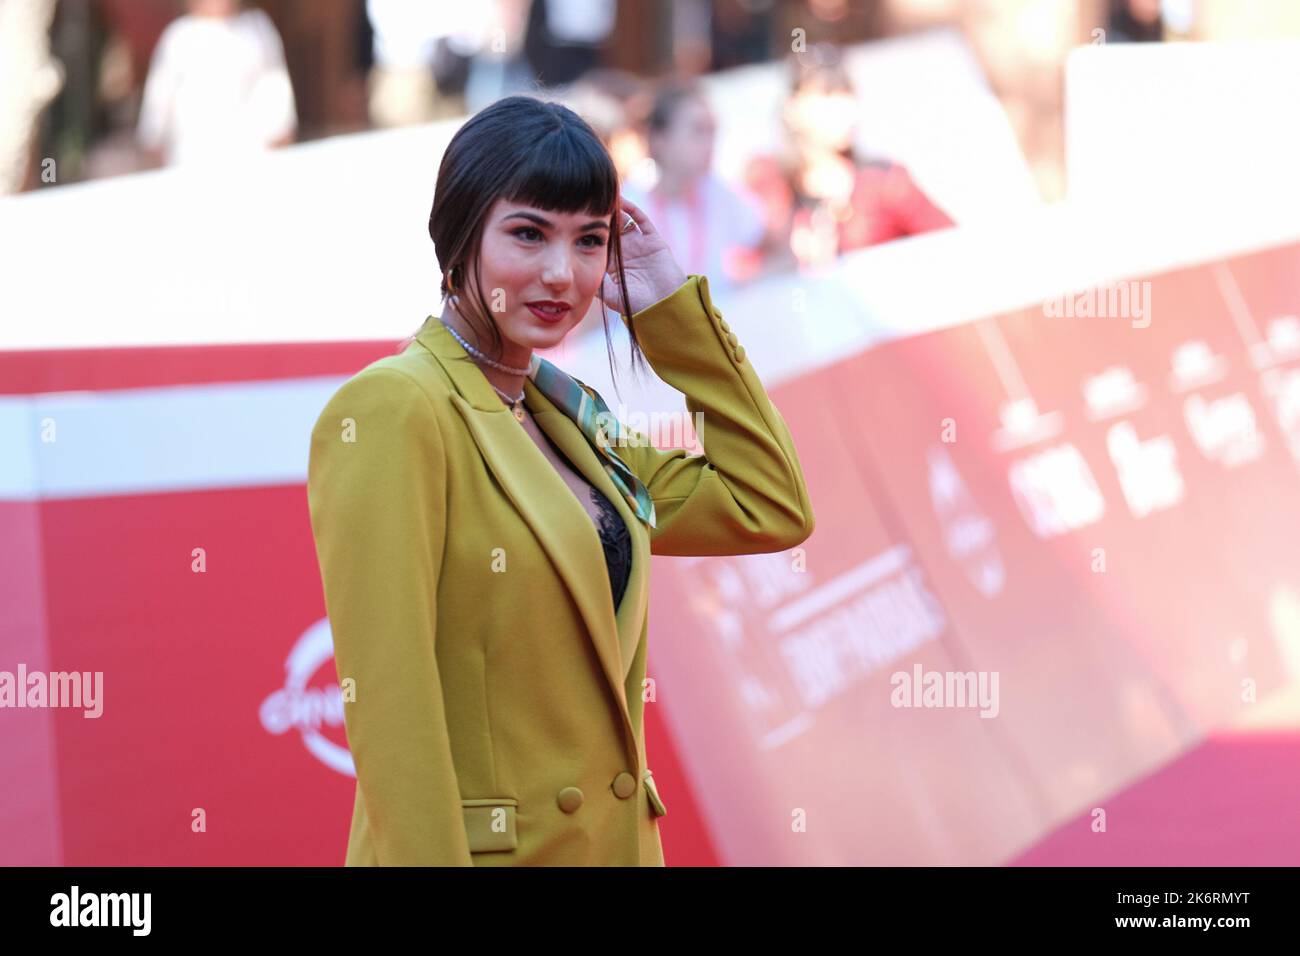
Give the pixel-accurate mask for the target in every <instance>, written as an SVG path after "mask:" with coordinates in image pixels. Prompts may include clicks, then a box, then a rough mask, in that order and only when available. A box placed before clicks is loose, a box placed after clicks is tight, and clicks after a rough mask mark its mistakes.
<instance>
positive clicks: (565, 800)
mask: <svg viewBox="0 0 1300 956" xmlns="http://www.w3.org/2000/svg"><path fill="white" fill-rule="evenodd" d="M555 802H556V803H558V804H559V805H560V809H561V810H563V811H564V812H565V813H573V811H575V810H577V809H578V807H580V806H582V791H581V790H579V789H578V788H577V787H565V788H564V789H563V790H561V791H560V792H559V795H558V796H557V797H556V798H555Z"/></svg>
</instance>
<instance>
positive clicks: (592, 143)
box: [501, 127, 618, 217]
mask: <svg viewBox="0 0 1300 956" xmlns="http://www.w3.org/2000/svg"><path fill="white" fill-rule="evenodd" d="M501 195H502V197H503V198H505V199H506V200H508V201H509V202H518V203H524V204H525V205H529V206H535V207H537V208H538V209H552V210H555V211H556V212H568V213H574V212H589V213H591V214H592V215H594V216H602V217H603V216H609V215H610V214H611V213H613V212H614V211H615V208H616V206H617V204H618V172H617V171H616V170H615V169H614V163H613V161H612V160H611V159H610V158H609V153H607V152H606V151H605V148H604V146H602V145H601V144H600V142H599V140H594V139H591V138H589V137H586V136H581V135H578V134H576V133H575V132H574V131H573V130H571V129H568V128H563V127H562V128H559V129H555V130H553V131H552V132H550V133H548V134H547V135H545V136H543V137H542V138H541V139H540V140H538V141H537V142H535V143H534V144H533V145H532V146H531V147H530V148H529V149H528V150H527V151H526V152H525V153H524V155H523V156H522V157H521V160H520V163H519V167H518V169H517V170H516V171H515V172H514V173H513V174H511V176H510V178H509V180H508V181H507V182H506V186H505V189H503V190H502V192H501Z"/></svg>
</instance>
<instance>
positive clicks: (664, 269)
mask: <svg viewBox="0 0 1300 956" xmlns="http://www.w3.org/2000/svg"><path fill="white" fill-rule="evenodd" d="M619 200H620V202H621V204H622V210H621V212H620V213H619V214H618V215H617V216H615V217H614V218H615V220H616V222H617V223H619V224H621V223H622V222H623V221H624V219H625V217H624V215H623V213H624V212H626V213H629V214H630V215H631V216H632V219H633V221H634V222H635V223H636V228H634V229H630V230H628V231H627V232H625V233H622V234H621V235H620V237H619V240H620V242H621V243H622V247H623V274H624V276H626V278H627V298H628V304H629V305H630V306H631V309H632V313H633V314H635V313H637V312H640V311H641V310H642V309H645V308H647V307H649V306H652V305H654V304H655V303H656V302H658V301H659V300H660V299H666V298H668V296H670V295H672V294H673V293H674V292H676V291H677V290H678V289H680V288H681V287H682V284H683V283H685V282H686V273H685V272H683V271H682V267H681V266H679V265H678V264H677V259H676V257H675V256H674V255H673V252H672V250H671V249H669V248H668V243H667V242H665V241H664V238H663V236H662V235H660V233H659V230H657V229H656V228H655V225H654V223H653V222H651V221H650V217H649V216H647V215H646V214H645V212H644V211H642V209H641V208H640V207H639V206H637V205H636V204H635V203H632V202H631V201H629V200H628V199H627V198H626V197H624V196H620V197H619ZM600 293H601V296H602V297H603V298H604V300H605V302H606V304H607V305H608V306H609V308H611V309H613V310H614V311H615V312H619V311H621V310H622V308H623V297H622V296H621V295H620V294H619V288H618V276H617V275H616V274H615V271H614V262H613V257H612V256H611V257H610V263H609V270H608V272H607V273H606V275H605V278H604V281H602V282H601V286H600Z"/></svg>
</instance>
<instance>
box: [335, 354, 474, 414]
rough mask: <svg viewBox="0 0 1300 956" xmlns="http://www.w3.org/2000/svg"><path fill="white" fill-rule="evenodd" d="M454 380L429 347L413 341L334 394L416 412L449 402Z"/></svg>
mask: <svg viewBox="0 0 1300 956" xmlns="http://www.w3.org/2000/svg"><path fill="white" fill-rule="evenodd" d="M451 391H452V384H451V380H450V379H449V378H448V376H447V373H446V372H445V371H444V370H443V369H442V367H441V366H440V365H439V364H438V361H437V359H435V358H434V356H433V355H432V354H430V353H429V352H428V351H427V350H425V349H423V347H421V346H420V345H418V344H412V345H410V346H408V347H407V348H405V349H404V350H403V351H401V352H399V353H396V354H393V355H385V356H383V357H382V358H378V359H376V360H375V361H373V362H371V363H370V364H369V365H367V366H365V368H363V369H361V370H360V371H358V372H356V373H355V374H353V375H352V376H350V377H349V378H348V379H346V380H345V381H344V382H343V383H342V384H341V385H340V386H339V387H338V389H337V390H336V391H335V392H334V394H333V395H332V396H331V399H330V400H331V402H334V401H337V400H339V399H340V398H344V397H350V398H361V397H364V398H365V399H366V400H367V403H368V404H371V405H379V406H383V407H389V408H392V409H393V410H398V409H401V408H408V409H410V410H412V411H415V412H421V411H424V410H425V409H428V410H431V411H434V412H436V410H437V409H438V408H440V407H442V406H444V405H446V404H447V397H448V395H449V394H450V392H451Z"/></svg>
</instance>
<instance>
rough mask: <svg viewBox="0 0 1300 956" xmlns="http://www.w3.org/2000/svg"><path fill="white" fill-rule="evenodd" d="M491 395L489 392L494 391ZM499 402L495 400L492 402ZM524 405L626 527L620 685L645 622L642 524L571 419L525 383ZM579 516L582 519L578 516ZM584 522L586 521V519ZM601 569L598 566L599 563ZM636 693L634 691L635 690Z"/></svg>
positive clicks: (646, 569)
mask: <svg viewBox="0 0 1300 956" xmlns="http://www.w3.org/2000/svg"><path fill="white" fill-rule="evenodd" d="M494 394H495V393H494ZM498 401H500V399H498ZM524 402H525V404H527V406H528V408H529V410H530V411H531V412H532V413H533V418H534V419H536V421H537V425H538V427H539V428H541V429H542V431H544V432H546V434H547V436H548V437H549V438H550V439H551V441H553V442H555V444H556V446H557V447H559V449H560V451H562V452H564V455H565V457H566V458H568V459H569V461H571V462H573V464H574V465H575V466H577V468H578V470H579V471H581V472H582V475H583V477H584V478H586V479H587V481H589V482H591V483H592V484H593V485H595V486H596V488H597V489H598V490H599V491H600V492H601V493H602V494H603V495H604V496H605V497H606V498H608V499H609V500H610V501H611V502H612V503H613V505H614V507H615V508H616V509H617V510H618V515H619V517H620V518H621V519H622V521H623V524H624V525H626V526H627V529H628V531H629V533H630V534H631V538H632V571H631V574H630V575H629V577H628V582H627V590H626V591H625V592H624V593H623V600H622V601H621V602H619V606H618V613H617V615H616V625H617V630H618V646H619V656H620V659H621V662H622V670H621V672H620V675H619V677H620V681H622V680H626V678H627V673H628V671H630V670H631V669H632V659H633V657H634V656H635V655H636V649H637V645H638V644H639V643H640V641H641V631H642V625H643V623H644V622H645V609H646V604H647V602H648V600H649V590H650V564H649V562H650V534H649V532H648V530H647V529H646V527H645V525H644V523H643V522H642V521H641V520H640V519H639V518H638V517H637V516H636V512H634V511H633V510H632V506H631V505H629V504H628V502H627V499H626V498H624V497H623V493H622V492H620V491H619V490H618V487H617V486H616V485H615V484H614V482H613V480H611V479H610V477H609V472H607V471H606V470H605V466H604V465H603V464H601V461H600V457H599V456H598V455H597V454H596V451H595V450H594V449H593V448H592V447H591V445H590V443H589V442H588V441H587V436H585V435H584V434H583V433H582V430H581V429H580V428H578V426H577V425H576V424H574V422H573V419H571V418H569V416H568V415H566V414H564V412H562V411H560V410H559V409H558V408H556V407H555V405H554V404H553V403H552V402H551V401H550V400H549V399H548V398H547V397H546V395H545V394H543V393H542V392H541V391H539V390H538V389H537V387H536V386H535V385H533V383H532V381H531V380H525V382H524ZM584 517H587V516H586V515H585V514H584ZM587 522H588V524H590V523H591V519H590V518H589V517H587ZM602 570H603V565H602ZM608 580H609V578H608V572H607V571H606V573H605V574H603V575H601V581H602V583H603V584H604V586H605V603H606V604H607V605H612V601H611V600H610V597H609V585H608ZM637 690H638V691H639V690H640V688H637Z"/></svg>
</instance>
